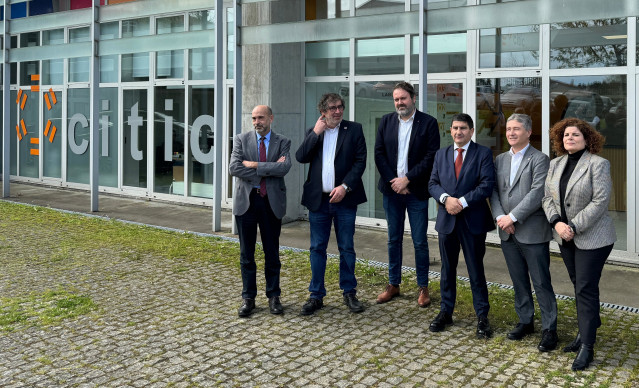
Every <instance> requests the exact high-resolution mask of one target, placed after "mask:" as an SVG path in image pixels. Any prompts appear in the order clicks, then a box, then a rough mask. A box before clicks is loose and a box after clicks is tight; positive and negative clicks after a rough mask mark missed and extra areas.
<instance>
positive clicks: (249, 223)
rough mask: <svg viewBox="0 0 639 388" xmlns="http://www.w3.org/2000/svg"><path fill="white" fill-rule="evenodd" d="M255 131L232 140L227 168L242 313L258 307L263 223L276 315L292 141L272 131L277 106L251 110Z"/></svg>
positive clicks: (267, 271)
mask: <svg viewBox="0 0 639 388" xmlns="http://www.w3.org/2000/svg"><path fill="white" fill-rule="evenodd" d="M251 117H252V120H253V127H254V128H255V131H250V132H245V133H241V134H239V135H236V136H235V138H234V139H233V152H232V153H231V161H230V163H229V173H230V174H231V175H232V176H234V177H236V178H237V179H236V180H235V196H234V197H233V215H234V216H235V222H236V223H237V230H238V234H239V237H240V268H241V270H242V285H243V287H242V299H243V302H242V305H241V306H240V308H239V309H238V315H239V316H240V317H248V316H249V315H251V314H252V313H253V310H254V309H255V297H256V296H257V285H256V279H255V278H256V272H257V268H256V265H255V242H256V239H257V226H258V225H259V227H260V236H261V238H262V248H263V249H264V276H265V278H266V297H267V298H268V304H269V308H270V310H271V313H272V314H282V313H283V312H284V309H283V307H282V303H281V301H280V267H281V264H280V254H279V249H280V230H281V228H282V217H284V214H285V213H286V186H285V185H284V176H285V175H286V174H287V173H288V171H289V170H290V169H291V159H290V156H289V150H290V148H291V141H290V140H289V139H287V138H286V137H284V136H282V135H279V134H276V133H275V132H273V131H271V122H272V121H273V111H272V110H271V108H270V107H268V106H266V105H258V106H256V107H255V108H254V109H253V112H252V113H251Z"/></svg>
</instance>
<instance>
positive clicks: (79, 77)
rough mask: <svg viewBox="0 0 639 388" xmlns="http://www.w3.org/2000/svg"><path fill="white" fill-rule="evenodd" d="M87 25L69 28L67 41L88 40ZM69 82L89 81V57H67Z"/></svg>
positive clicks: (88, 31) (89, 37) (89, 38)
mask: <svg viewBox="0 0 639 388" xmlns="http://www.w3.org/2000/svg"><path fill="white" fill-rule="evenodd" d="M90 34H91V32H90V30H89V27H82V28H74V29H72V30H69V43H79V42H89V41H90V40H91V35H90ZM69 82H89V57H81V58H69Z"/></svg>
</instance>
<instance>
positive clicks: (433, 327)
mask: <svg viewBox="0 0 639 388" xmlns="http://www.w3.org/2000/svg"><path fill="white" fill-rule="evenodd" d="M452 324H453V316H452V315H451V314H448V313H446V312H444V311H440V312H439V314H437V316H436V317H435V319H433V321H432V322H431V323H430V326H429V327H428V329H429V330H430V331H432V332H433V333H437V332H439V331H442V330H444V329H445V328H446V326H447V325H452Z"/></svg>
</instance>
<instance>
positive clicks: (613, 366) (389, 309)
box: [0, 215, 639, 388]
mask: <svg viewBox="0 0 639 388" xmlns="http://www.w3.org/2000/svg"><path fill="white" fill-rule="evenodd" d="M0 217H2V216H1V215H0ZM0 221H1V218H0ZM2 225H4V227H1V226H2ZM8 225H10V223H8V222H5V223H4V224H3V223H2V222H0V234H1V235H2V238H1V239H0V245H2V248H0V255H1V257H0V268H2V270H1V271H0V297H5V298H13V297H18V296H22V295H25V294H28V293H39V292H44V291H46V290H50V289H56V288H63V289H65V290H71V291H73V292H75V293H77V294H82V295H88V296H90V298H91V299H92V300H93V302H94V303H95V305H96V306H97V310H96V312H94V313H90V314H87V315H82V316H80V317H77V318H73V319H67V320H63V321H61V322H59V323H57V324H55V325H34V326H30V325H29V324H23V325H20V324H19V325H17V326H16V327H14V330H13V331H9V332H0V387H4V388H14V387H16V388H17V387H76V386H77V387H211V386H223V387H227V386H238V387H258V386H259V387H424V386H426V387H435V386H443V387H449V386H451V387H479V386H508V387H510V386H513V387H546V386H550V387H564V386H570V387H572V386H609V387H617V386H625V387H637V386H639V380H638V372H639V366H638V365H639V349H637V341H636V339H635V340H634V341H628V340H627V338H631V337H628V336H629V335H635V336H636V335H637V333H639V320H638V319H637V315H636V314H632V313H627V312H623V311H618V310H611V309H604V310H603V318H604V325H607V326H609V327H612V328H613V330H612V331H611V333H612V335H609V336H607V337H606V338H605V342H603V341H600V342H599V343H598V345H597V347H596V357H595V362H594V363H593V366H592V367H591V368H590V369H589V370H588V371H586V372H583V373H574V372H571V371H570V365H571V362H572V358H573V357H574V355H572V354H565V353H562V352H561V351H554V352H550V353H540V352H539V351H537V349H536V343H537V342H538V336H533V337H532V338H530V339H525V340H523V341H521V342H517V343H513V342H512V341H508V340H507V339H505V334H506V333H505V331H504V330H502V331H498V332H497V333H496V334H495V337H494V338H493V339H491V340H488V341H483V340H477V339H475V338H474V329H475V327H474V325H475V322H474V321H473V320H470V319H463V318H462V319H456V321H455V325H453V326H451V327H450V328H449V329H448V330H446V331H445V332H442V333H436V334H435V333H430V332H429V331H428V329H427V328H428V323H429V322H430V321H431V320H432V319H433V318H434V316H435V315H436V314H437V308H436V307H430V308H427V309H420V308H418V307H417V305H416V295H417V289H416V287H411V286H407V287H406V290H405V291H404V293H403V295H402V296H401V297H399V298H397V299H395V300H393V301H392V302H390V303H387V304H384V305H375V304H374V299H375V296H376V294H377V292H378V291H380V287H379V285H370V284H361V285H360V289H359V291H360V292H359V294H360V298H361V299H362V300H364V301H365V302H366V305H367V309H366V311H365V312H364V313H362V314H358V315H354V314H351V313H350V312H348V311H347V308H346V306H344V305H343V304H342V300H341V295H340V294H339V290H337V287H336V284H330V285H329V287H328V292H329V294H328V296H327V297H326V299H325V304H326V306H325V307H324V309H322V310H321V311H319V312H318V313H317V314H316V315H314V316H310V317H302V316H300V315H299V314H298V312H299V309H300V307H301V305H302V303H303V302H304V300H305V299H306V297H307V292H306V287H307V281H308V279H307V278H306V277H302V276H300V273H304V272H300V270H299V268H302V267H304V268H305V267H306V266H308V263H307V262H305V261H303V260H299V259H285V260H284V265H283V277H282V289H283V290H284V291H283V296H282V300H283V304H284V307H285V314H284V315H283V316H274V315H271V314H270V313H269V312H268V306H267V301H266V299H265V297H264V296H263V295H260V296H259V297H258V300H257V304H258V311H257V312H256V313H255V314H254V315H253V316H252V317H251V318H249V319H241V318H238V317H237V314H236V309H237V307H238V305H239V299H238V297H237V295H238V294H239V291H240V286H239V285H238V281H239V279H240V277H239V266H238V265H235V264H220V263H216V262H212V261H211V262H207V261H194V260H186V259H167V258H164V257H156V256H152V255H142V256H139V255H135V254H132V253H131V252H122V251H120V250H119V249H118V247H117V246H104V247H101V248H99V249H91V250H87V251H86V252H84V253H85V257H86V260H65V257H64V255H63V256H61V257H60V258H59V260H55V257H57V256H55V255H59V254H60V252H63V253H64V249H62V250H61V251H59V250H57V249H56V250H55V252H52V251H51V250H47V249H41V248H40V247H39V243H38V242H39V241H43V239H55V238H60V241H61V243H63V241H64V239H63V238H62V237H55V236H54V235H53V234H49V235H47V234H46V230H45V229H46V228H44V229H42V230H36V231H34V233H33V234H25V233H19V234H18V233H13V232H12V231H11V228H10V226H8ZM69 237H70V236H66V237H65V238H69ZM71 238H72V236H71ZM234 252H235V251H234ZM54 254H55V255H54ZM52 257H53V259H52ZM258 273H259V272H258ZM334 283H336V282H334ZM260 287H261V289H262V290H263V282H262V283H260ZM437 300H438V299H437ZM434 304H436V303H434ZM570 335H572V333H563V334H562V337H561V340H562V344H565V342H567V341H568V340H569V339H570V338H569V337H570Z"/></svg>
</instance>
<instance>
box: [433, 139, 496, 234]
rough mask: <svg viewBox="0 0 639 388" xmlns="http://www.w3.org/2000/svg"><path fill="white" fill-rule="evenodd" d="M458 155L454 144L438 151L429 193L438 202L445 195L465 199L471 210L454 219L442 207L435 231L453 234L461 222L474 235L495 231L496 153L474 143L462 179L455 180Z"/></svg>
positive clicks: (460, 174)
mask: <svg viewBox="0 0 639 388" xmlns="http://www.w3.org/2000/svg"><path fill="white" fill-rule="evenodd" d="M454 152H455V147H454V146H452V145H451V146H448V147H446V148H443V149H441V150H439V151H437V153H436V154H435V164H434V165H433V173H432V174H431V176H430V181H429V182H428V190H429V191H430V194H431V195H432V196H433V198H434V199H435V200H436V201H437V202H439V198H440V197H441V195H442V194H444V193H447V194H449V195H450V196H452V197H455V198H461V197H464V199H465V200H466V202H467V203H468V207H467V208H465V209H464V210H462V211H461V213H459V214H458V215H457V216H452V215H450V214H448V212H447V211H446V209H445V208H444V207H443V205H440V206H439V209H438V211H437V222H436V223H435V230H436V231H437V232H439V233H443V234H450V233H452V232H453V229H454V228H455V222H456V221H457V220H462V221H463V222H465V223H466V225H467V226H468V230H470V232H471V233H472V234H474V235H479V234H483V233H486V232H488V231H490V230H493V229H495V224H494V223H493V220H492V216H491V214H490V208H489V207H488V201H487V199H488V198H490V196H491V194H492V192H493V188H494V186H495V165H494V164H493V154H492V152H491V151H490V149H489V148H487V147H484V146H481V145H479V144H477V143H475V142H473V141H471V142H470V146H469V147H468V154H467V155H466V157H465V158H464V164H462V169H461V171H460V172H459V179H456V178H455V163H454V159H453V153H454Z"/></svg>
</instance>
